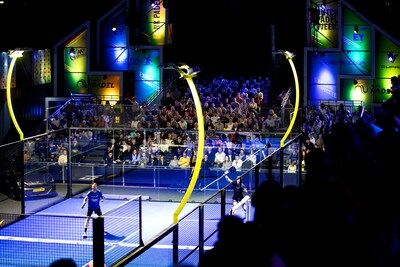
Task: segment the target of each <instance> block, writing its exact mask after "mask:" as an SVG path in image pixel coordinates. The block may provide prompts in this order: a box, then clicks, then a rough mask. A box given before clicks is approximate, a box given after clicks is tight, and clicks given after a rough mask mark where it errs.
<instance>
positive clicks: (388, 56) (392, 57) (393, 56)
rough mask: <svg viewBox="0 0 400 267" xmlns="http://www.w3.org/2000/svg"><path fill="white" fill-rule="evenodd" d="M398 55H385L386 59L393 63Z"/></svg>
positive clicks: (390, 53)
mask: <svg viewBox="0 0 400 267" xmlns="http://www.w3.org/2000/svg"><path fill="white" fill-rule="evenodd" d="M397 56H398V54H396V55H395V54H393V53H392V52H389V53H387V58H388V60H389V62H392V63H393V62H394V61H395V60H396V58H397Z"/></svg>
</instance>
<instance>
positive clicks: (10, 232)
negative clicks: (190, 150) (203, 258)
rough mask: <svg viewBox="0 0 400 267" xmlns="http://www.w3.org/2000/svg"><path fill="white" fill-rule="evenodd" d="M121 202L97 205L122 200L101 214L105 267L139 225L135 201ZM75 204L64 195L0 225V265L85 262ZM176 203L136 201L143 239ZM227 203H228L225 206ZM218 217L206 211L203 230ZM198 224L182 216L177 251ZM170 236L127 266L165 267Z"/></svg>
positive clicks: (189, 244)
mask: <svg viewBox="0 0 400 267" xmlns="http://www.w3.org/2000/svg"><path fill="white" fill-rule="evenodd" d="M126 203H127V200H115V199H106V200H105V201H104V202H102V204H101V207H102V211H103V214H105V215H106V214H107V213H108V212H110V211H111V210H115V208H117V207H119V206H121V205H125V206H123V207H122V208H120V209H117V210H118V211H119V212H118V213H115V212H111V213H113V216H112V217H110V218H108V217H107V216H105V231H106V232H105V236H104V239H105V261H106V265H107V266H109V265H111V263H113V262H114V261H115V260H117V259H118V258H120V257H122V256H123V255H124V254H126V253H127V252H128V251H131V250H132V249H133V248H136V247H138V245H139V225H138V219H137V218H138V217H137V216H136V214H138V213H137V209H138V208H137V206H134V205H137V204H134V205H133V204H132V205H131V204H129V203H128V204H126ZM136 203H137V201H136ZM81 204H82V198H70V199H67V200H65V201H63V202H61V203H58V204H56V205H54V206H52V207H50V208H48V209H46V210H43V211H41V212H38V213H36V214H34V215H31V216H26V217H24V218H22V219H21V220H18V221H16V222H15V223H12V224H9V225H7V226H3V227H2V228H0V259H1V261H0V266H48V265H49V264H50V263H51V262H53V261H54V260H56V259H60V258H72V259H74V260H75V261H76V263H77V264H78V266H87V264H88V262H89V261H90V260H91V259H92V222H90V225H89V228H88V229H89V230H88V237H87V238H83V237H82V233H83V225H84V221H85V215H86V208H84V209H81ZM178 205H179V203H176V202H155V201H143V202H142V216H143V217H142V218H143V224H142V226H143V228H142V229H143V241H144V243H146V242H148V241H149V240H150V239H151V238H153V237H154V236H156V235H157V234H158V233H160V232H161V231H162V230H164V229H166V228H167V227H169V226H170V225H171V224H172V222H173V213H174V211H175V209H176V208H177V207H178ZM210 205H218V204H210ZM197 206H198V204H197V203H187V205H186V206H185V208H184V209H183V211H182V213H181V215H180V217H183V216H185V214H187V213H189V212H190V211H191V210H193V209H194V208H195V207H197ZM216 207H217V206H216ZM227 207H228V208H230V205H229V206H227ZM211 210H214V208H211ZM215 210H218V208H216V209H215ZM111 213H110V214H111ZM216 213H217V212H216ZM131 214H135V215H131ZM95 216H96V215H94V216H93V217H95ZM219 219H220V217H219V214H216V215H215V216H214V215H208V217H207V216H206V218H205V223H204V227H205V232H212V231H213V230H215V229H216V225H217V224H218V222H219ZM198 225H199V222H198V220H197V219H196V218H194V219H192V220H186V221H185V224H184V228H183V227H182V228H180V229H184V231H180V233H179V248H180V251H182V253H185V251H187V250H189V251H190V250H191V249H193V248H194V247H195V246H196V245H197V244H198V240H197V239H196V238H193V236H196V235H198V234H197V232H198ZM191 229H192V230H193V232H192V230H191ZM171 241H172V236H171V237H167V238H164V239H163V240H162V241H161V242H160V243H159V244H157V245H156V246H154V247H153V248H152V249H151V250H150V251H148V252H147V253H145V254H144V255H143V256H141V257H140V258H139V259H138V260H135V262H134V263H130V264H129V265H128V266H171V263H172V253H171V249H172V242H171ZM214 242H215V237H214V238H211V239H209V240H208V241H207V242H206V244H205V246H206V247H205V248H206V249H209V248H211V247H212V245H213V243H214ZM196 243H197V244H196ZM147 257H148V259H146V258H147ZM196 261H197V258H196ZM150 262H154V264H151V263H150ZM149 263H150V265H149Z"/></svg>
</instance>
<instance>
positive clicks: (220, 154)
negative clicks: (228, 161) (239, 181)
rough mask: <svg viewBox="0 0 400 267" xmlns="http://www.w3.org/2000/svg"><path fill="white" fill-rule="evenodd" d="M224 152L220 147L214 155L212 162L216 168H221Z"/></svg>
mask: <svg viewBox="0 0 400 267" xmlns="http://www.w3.org/2000/svg"><path fill="white" fill-rule="evenodd" d="M225 156H226V154H225V152H224V151H223V149H222V147H219V148H218V151H217V152H216V153H215V158H214V162H215V164H216V165H217V166H218V167H220V168H221V167H222V164H223V163H224V161H225Z"/></svg>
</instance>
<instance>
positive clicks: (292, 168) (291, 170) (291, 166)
mask: <svg viewBox="0 0 400 267" xmlns="http://www.w3.org/2000/svg"><path fill="white" fill-rule="evenodd" d="M287 171H288V172H289V173H296V172H297V166H296V162H295V161H293V160H291V161H290V163H289V165H288V168H287Z"/></svg>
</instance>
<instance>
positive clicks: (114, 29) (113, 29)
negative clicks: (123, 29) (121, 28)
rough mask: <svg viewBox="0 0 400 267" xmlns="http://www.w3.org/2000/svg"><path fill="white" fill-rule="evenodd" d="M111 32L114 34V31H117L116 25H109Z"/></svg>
mask: <svg viewBox="0 0 400 267" xmlns="http://www.w3.org/2000/svg"><path fill="white" fill-rule="evenodd" d="M111 30H112V31H113V32H115V31H116V30H117V25H115V24H112V25H111Z"/></svg>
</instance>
